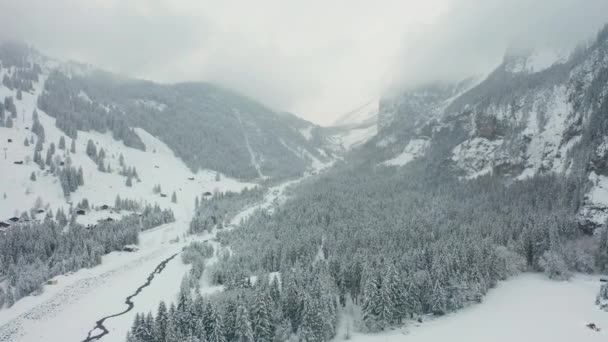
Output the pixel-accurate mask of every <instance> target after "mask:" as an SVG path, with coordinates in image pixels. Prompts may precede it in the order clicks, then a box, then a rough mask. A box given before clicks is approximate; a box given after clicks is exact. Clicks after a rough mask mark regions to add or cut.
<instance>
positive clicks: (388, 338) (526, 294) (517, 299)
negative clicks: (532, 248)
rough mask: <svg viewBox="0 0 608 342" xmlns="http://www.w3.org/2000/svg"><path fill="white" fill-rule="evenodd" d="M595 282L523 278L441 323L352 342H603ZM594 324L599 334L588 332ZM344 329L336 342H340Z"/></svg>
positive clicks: (607, 322)
mask: <svg viewBox="0 0 608 342" xmlns="http://www.w3.org/2000/svg"><path fill="white" fill-rule="evenodd" d="M599 286H600V282H599V277H594V276H587V275H577V276H576V277H574V278H573V279H572V280H570V281H567V282H558V281H551V280H549V279H546V278H545V277H543V275H539V274H524V275H521V276H518V277H516V278H513V279H511V280H508V281H505V282H502V283H500V284H499V285H498V286H497V288H496V289H493V290H491V291H490V292H489V293H488V295H487V296H486V297H485V298H484V301H483V303H482V304H479V305H473V306H471V307H469V308H467V309H464V310H461V311H459V312H457V313H454V314H450V315H447V316H445V317H441V318H437V319H433V320H427V321H426V322H423V323H409V324H407V325H406V326H405V327H404V328H401V329H395V330H391V331H388V332H384V333H379V334H360V333H354V334H353V336H352V337H351V338H350V341H352V342H402V341H407V342H440V341H468V342H488V341H492V342H513V341H537V342H541V341H551V342H562V341H563V342H572V341H606V339H607V338H608V312H604V311H602V310H600V309H599V308H598V307H597V306H596V305H595V296H596V294H597V291H598V289H599ZM588 323H595V324H596V326H598V327H599V328H600V329H601V331H599V332H596V331H593V330H591V329H589V328H587V327H586V325H587V324H588ZM344 335H345V330H344V327H342V331H341V332H340V333H339V335H338V336H337V338H336V339H335V341H343V340H344Z"/></svg>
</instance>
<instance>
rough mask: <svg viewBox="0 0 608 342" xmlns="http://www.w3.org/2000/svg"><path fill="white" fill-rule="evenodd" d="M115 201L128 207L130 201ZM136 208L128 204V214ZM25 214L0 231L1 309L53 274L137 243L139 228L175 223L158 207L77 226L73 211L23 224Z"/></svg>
mask: <svg viewBox="0 0 608 342" xmlns="http://www.w3.org/2000/svg"><path fill="white" fill-rule="evenodd" d="M118 203H119V204H122V205H123V206H127V204H129V203H132V202H130V201H128V200H119V201H118ZM78 208H82V209H89V203H88V201H87V200H86V199H85V200H83V201H81V202H80V203H78ZM139 208H140V206H139V205H137V206H136V207H133V206H129V210H135V209H139ZM117 209H120V208H117ZM26 216H28V215H27V214H24V215H23V216H22V217H23V218H24V220H22V221H23V223H18V224H16V225H14V226H13V227H11V229H8V230H6V231H5V232H0V275H4V276H7V278H8V285H9V286H8V290H7V291H6V293H5V292H4V290H2V291H0V308H2V307H3V306H4V303H6V304H7V305H9V306H12V305H13V303H14V302H15V301H17V300H19V299H20V298H22V297H24V296H27V295H29V294H31V293H33V292H36V291H41V289H42V286H43V285H44V284H45V282H46V281H47V280H48V279H50V278H52V277H54V276H57V275H61V274H65V273H68V272H72V271H77V270H79V269H81V268H88V267H93V266H96V265H99V264H100V263H101V257H102V256H103V255H105V254H107V253H110V252H113V251H119V250H122V248H123V247H124V246H125V245H130V244H137V242H138V234H139V232H140V231H141V230H146V229H150V228H153V227H156V226H158V225H161V224H165V223H169V222H173V221H175V218H174V215H173V212H172V211H171V210H168V209H165V210H163V209H161V208H160V207H159V206H158V205H155V206H151V205H145V206H144V207H143V208H142V210H141V213H140V214H128V215H126V216H124V217H123V218H122V219H120V220H117V221H114V220H101V221H99V222H98V223H97V224H95V225H94V226H87V227H84V226H83V225H81V224H78V223H77V222H76V218H77V215H76V213H72V215H70V217H69V218H68V216H67V215H66V214H65V212H64V211H63V210H58V211H57V213H56V215H55V216H54V215H53V214H52V212H51V211H50V210H49V211H48V212H47V213H46V214H45V217H44V219H43V220H40V221H38V220H31V221H29V219H28V221H26V220H25V219H27V217H26Z"/></svg>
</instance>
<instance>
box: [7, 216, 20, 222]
mask: <svg viewBox="0 0 608 342" xmlns="http://www.w3.org/2000/svg"><path fill="white" fill-rule="evenodd" d="M8 220H9V221H11V222H19V218H18V217H16V216H15V217H11V218H10V219H8Z"/></svg>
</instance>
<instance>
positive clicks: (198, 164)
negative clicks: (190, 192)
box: [39, 71, 326, 179]
mask: <svg viewBox="0 0 608 342" xmlns="http://www.w3.org/2000/svg"><path fill="white" fill-rule="evenodd" d="M83 95H85V96H83ZM39 104H40V106H41V108H43V109H46V111H47V113H48V114H50V115H51V116H53V117H55V118H57V119H58V120H59V121H58V125H59V126H60V127H62V129H63V130H64V131H66V132H68V133H69V132H70V131H73V130H74V129H79V130H98V131H101V132H104V131H111V132H112V133H113V135H114V137H115V138H117V139H119V140H123V141H124V142H125V144H127V145H129V146H133V147H138V148H141V146H140V145H141V144H139V142H138V141H137V139H136V137H133V136H131V134H130V132H129V129H128V127H134V126H138V127H141V128H143V129H146V130H147V131H148V132H149V133H150V134H152V135H154V136H155V137H157V138H159V139H160V140H162V141H164V142H165V143H167V145H168V146H170V147H171V148H172V149H173V151H174V152H175V153H176V154H177V155H178V156H179V157H180V158H182V159H183V160H184V162H185V163H186V164H187V165H188V166H189V167H190V169H192V170H194V171H196V170H198V169H214V170H218V171H220V172H222V173H225V174H228V175H230V176H233V177H237V178H241V179H255V178H259V177H260V172H258V171H261V174H263V175H265V176H268V177H272V178H287V177H293V176H297V175H301V174H302V173H303V172H304V171H306V170H307V169H308V168H309V167H310V164H311V162H312V161H311V160H309V159H307V158H302V156H301V155H294V154H293V153H292V152H290V151H289V150H288V149H287V148H285V147H284V146H283V145H281V144H279V139H282V140H283V141H285V142H287V143H288V145H289V146H292V147H296V149H305V150H306V151H307V152H308V153H309V154H311V155H313V156H315V157H316V158H317V159H325V158H326V156H325V155H324V154H322V152H320V151H319V150H324V146H323V139H322V137H316V138H315V139H311V138H310V137H307V136H304V135H303V134H302V133H301V130H303V129H312V128H314V127H315V126H314V125H312V124H310V123H307V122H305V121H304V120H300V119H297V118H295V117H294V116H293V115H288V114H285V113H276V112H274V111H272V110H271V109H269V108H267V107H265V106H264V105H262V104H260V103H257V102H256V101H254V100H251V99H249V98H246V97H244V96H242V95H239V94H236V93H234V92H231V91H229V90H226V89H222V88H219V87H216V86H214V85H212V84H206V83H181V84H174V85H162V84H156V83H152V82H144V81H138V80H131V79H124V78H121V77H118V76H115V75H111V74H107V73H104V72H99V71H98V72H94V73H91V74H86V75H83V76H74V75H72V76H71V77H68V76H66V75H65V74H63V73H61V72H52V73H51V74H50V75H49V81H48V82H47V83H46V87H45V92H44V97H43V98H41V100H40V103H39ZM66 104H67V106H66ZM89 113H91V114H89ZM93 113H95V114H93ZM237 113H238V115H237ZM100 116H101V117H102V118H103V117H104V116H105V117H107V119H106V122H104V121H103V119H101V120H100V119H99V117H100ZM316 134H317V135H318V134H319V132H316ZM252 153H253V154H254V158H252V157H251V155H252ZM254 161H255V162H254ZM258 167H259V170H258Z"/></svg>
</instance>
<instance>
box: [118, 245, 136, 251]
mask: <svg viewBox="0 0 608 342" xmlns="http://www.w3.org/2000/svg"><path fill="white" fill-rule="evenodd" d="M122 250H123V252H137V251H138V250H139V247H137V246H136V245H126V246H124V247H123V248H122Z"/></svg>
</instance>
